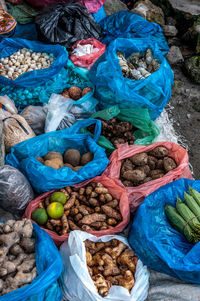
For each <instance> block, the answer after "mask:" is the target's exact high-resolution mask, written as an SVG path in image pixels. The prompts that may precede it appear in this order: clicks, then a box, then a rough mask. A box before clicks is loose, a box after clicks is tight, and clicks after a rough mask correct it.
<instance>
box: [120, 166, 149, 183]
mask: <svg viewBox="0 0 200 301" xmlns="http://www.w3.org/2000/svg"><path fill="white" fill-rule="evenodd" d="M122 176H123V178H124V179H126V180H128V181H132V182H134V183H139V182H141V181H143V180H144V179H145V178H146V175H145V173H144V172H143V171H141V170H138V169H135V170H128V171H125V172H124V174H123V175H122Z"/></svg>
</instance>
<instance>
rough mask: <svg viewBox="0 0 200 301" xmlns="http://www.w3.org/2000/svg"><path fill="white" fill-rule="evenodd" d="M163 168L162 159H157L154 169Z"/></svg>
mask: <svg viewBox="0 0 200 301" xmlns="http://www.w3.org/2000/svg"><path fill="white" fill-rule="evenodd" d="M163 168H164V165H163V159H159V160H158V161H157V162H156V169H163Z"/></svg>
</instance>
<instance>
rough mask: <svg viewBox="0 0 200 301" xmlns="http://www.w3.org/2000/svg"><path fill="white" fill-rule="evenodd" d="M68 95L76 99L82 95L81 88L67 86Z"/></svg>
mask: <svg viewBox="0 0 200 301" xmlns="http://www.w3.org/2000/svg"><path fill="white" fill-rule="evenodd" d="M68 93H69V96H70V97H71V98H72V99H73V100H78V99H79V98H81V97H82V90H81V89H80V88H79V87H76V86H72V87H70V88H69V90H68Z"/></svg>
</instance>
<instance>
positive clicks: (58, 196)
mask: <svg viewBox="0 0 200 301" xmlns="http://www.w3.org/2000/svg"><path fill="white" fill-rule="evenodd" d="M66 201H67V198H66V195H65V194H64V193H63V192H59V191H58V192H54V193H52V194H51V197H50V202H51V203H52V202H58V203H61V204H62V205H65V203H66Z"/></svg>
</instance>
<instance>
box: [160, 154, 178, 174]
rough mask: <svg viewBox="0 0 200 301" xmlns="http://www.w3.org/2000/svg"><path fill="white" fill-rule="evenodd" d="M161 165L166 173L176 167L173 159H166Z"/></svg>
mask: <svg viewBox="0 0 200 301" xmlns="http://www.w3.org/2000/svg"><path fill="white" fill-rule="evenodd" d="M163 165H164V169H165V171H166V172H169V171H170V170H173V169H175V168H176V167H177V165H176V162H175V161H174V159H172V158H170V157H166V158H164V159H163Z"/></svg>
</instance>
